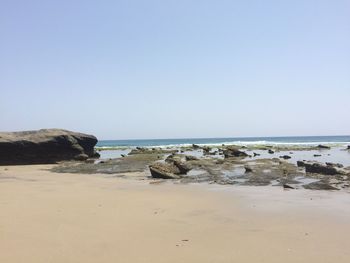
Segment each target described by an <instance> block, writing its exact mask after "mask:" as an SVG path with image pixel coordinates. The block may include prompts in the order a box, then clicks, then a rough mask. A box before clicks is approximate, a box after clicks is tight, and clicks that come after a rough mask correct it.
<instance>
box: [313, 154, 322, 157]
mask: <svg viewBox="0 0 350 263" xmlns="http://www.w3.org/2000/svg"><path fill="white" fill-rule="evenodd" d="M320 156H322V155H321V154H314V157H320Z"/></svg>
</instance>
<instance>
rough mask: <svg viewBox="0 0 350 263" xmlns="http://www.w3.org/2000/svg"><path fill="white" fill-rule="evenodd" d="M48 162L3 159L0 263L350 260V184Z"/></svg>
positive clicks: (0, 174) (0, 199)
mask: <svg viewBox="0 0 350 263" xmlns="http://www.w3.org/2000/svg"><path fill="white" fill-rule="evenodd" d="M49 168H52V165H30V166H2V167H0V211H1V212H0V215H1V216H0V262H7V263H12V262H16V263H18V262H35V263H39V262H45V263H47V262H162V263H163V262H201V263H203V262H349V261H350V252H349V249H348V246H349V242H350V227H349V220H350V199H349V196H348V193H346V192H334V191H310V190H297V191H296V190H291V191H286V190H283V189H282V188H281V187H273V186H268V187H253V186H218V185H208V184H188V185H183V184H175V183H171V182H170V183H168V182H164V183H150V181H146V180H132V179H130V178H129V179H125V178H117V177H113V176H107V175H94V174H90V175H86V174H85V175H83V174H69V173H65V174H64V173H54V172H51V171H49V170H48V169H49ZM133 176H135V177H137V176H138V175H137V173H135V174H129V177H133Z"/></svg>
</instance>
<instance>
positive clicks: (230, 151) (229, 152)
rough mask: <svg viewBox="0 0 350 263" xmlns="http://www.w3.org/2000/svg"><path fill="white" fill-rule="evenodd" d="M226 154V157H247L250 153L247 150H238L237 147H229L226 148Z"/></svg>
mask: <svg viewBox="0 0 350 263" xmlns="http://www.w3.org/2000/svg"><path fill="white" fill-rule="evenodd" d="M224 156H225V158H231V157H247V156H248V154H246V153H245V152H242V151H240V150H238V149H237V148H235V147H227V148H226V150H224Z"/></svg>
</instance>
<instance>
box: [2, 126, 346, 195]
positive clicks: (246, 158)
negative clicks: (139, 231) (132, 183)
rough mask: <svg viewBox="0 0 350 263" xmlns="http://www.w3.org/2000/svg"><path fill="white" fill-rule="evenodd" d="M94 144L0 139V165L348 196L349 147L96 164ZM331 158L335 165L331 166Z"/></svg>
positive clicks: (76, 138) (191, 149)
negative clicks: (41, 166)
mask: <svg viewBox="0 0 350 263" xmlns="http://www.w3.org/2000/svg"><path fill="white" fill-rule="evenodd" d="M96 143H97V138H96V137H94V136H93V135H88V134H83V133H76V132H71V131H67V130H59V129H46V130H38V131H26V132H12V133H0V165H18V164H50V163H59V164H58V165H57V166H55V167H54V168H53V171H55V172H61V173H83V174H84V173H85V174H107V175H113V176H117V177H124V176H127V175H128V174H130V173H135V172H138V173H140V174H141V176H140V177H139V178H140V179H143V180H151V181H152V182H153V181H154V180H158V181H160V182H161V181H163V180H164V181H165V180H173V181H175V182H180V183H194V182H207V183H211V184H221V185H253V186H267V185H273V186H280V187H283V188H285V189H297V188H305V189H315V190H316V189H317V190H341V189H344V190H350V146H347V147H343V148H339V147H332V146H329V145H318V146H304V147H303V146H300V145H283V146H276V145H250V146H242V145H221V146H206V145H196V144H193V145H191V146H182V147H176V146H173V147H167V148H163V147H153V148H142V147H136V148H132V149H129V150H128V151H126V152H124V153H123V154H120V156H116V157H115V158H108V159H104V158H100V159H98V158H99V156H100V155H99V154H98V153H96V150H95V145H96ZM333 155H334V156H335V158H333V159H331V160H336V162H333V161H329V160H330V158H331V157H332V156H333ZM341 160H343V161H344V160H345V161H346V163H345V164H344V163H341Z"/></svg>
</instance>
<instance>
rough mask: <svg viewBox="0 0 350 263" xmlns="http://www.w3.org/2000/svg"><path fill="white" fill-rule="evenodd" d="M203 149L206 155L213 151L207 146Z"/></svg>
mask: <svg viewBox="0 0 350 263" xmlns="http://www.w3.org/2000/svg"><path fill="white" fill-rule="evenodd" d="M202 149H203V152H204V154H205V153H209V152H210V150H211V149H210V147H207V146H204V147H202Z"/></svg>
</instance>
